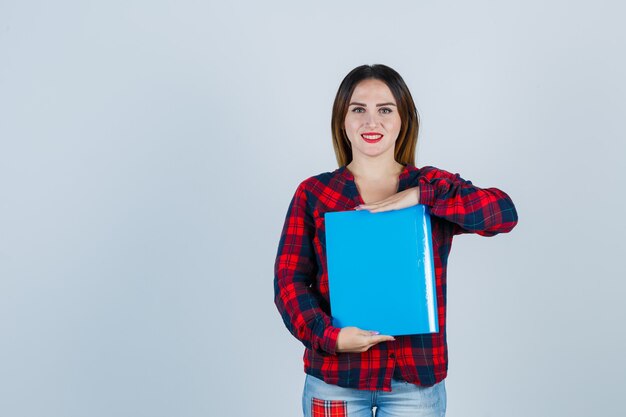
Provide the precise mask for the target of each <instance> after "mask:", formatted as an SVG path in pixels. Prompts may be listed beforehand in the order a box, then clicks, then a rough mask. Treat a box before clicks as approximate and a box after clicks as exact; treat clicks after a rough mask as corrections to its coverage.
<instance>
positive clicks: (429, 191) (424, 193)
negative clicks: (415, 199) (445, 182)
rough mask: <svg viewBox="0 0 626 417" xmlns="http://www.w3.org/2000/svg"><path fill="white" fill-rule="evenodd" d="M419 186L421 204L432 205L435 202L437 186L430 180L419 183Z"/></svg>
mask: <svg viewBox="0 0 626 417" xmlns="http://www.w3.org/2000/svg"><path fill="white" fill-rule="evenodd" d="M419 187H420V201H419V204H423V205H425V206H428V207H432V206H433V204H435V186H434V185H432V184H430V183H428V182H423V183H421V184H420V185H419Z"/></svg>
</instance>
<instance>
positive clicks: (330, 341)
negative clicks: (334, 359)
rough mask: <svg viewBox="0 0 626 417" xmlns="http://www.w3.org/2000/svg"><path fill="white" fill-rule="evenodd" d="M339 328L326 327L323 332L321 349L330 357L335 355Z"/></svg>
mask: <svg viewBox="0 0 626 417" xmlns="http://www.w3.org/2000/svg"><path fill="white" fill-rule="evenodd" d="M340 331H341V328H339V327H333V326H328V327H327V328H326V329H325V330H324V338H323V340H322V346H321V347H322V349H323V350H325V351H326V352H328V353H330V354H331V355H335V354H336V353H337V338H338V337H339V332H340Z"/></svg>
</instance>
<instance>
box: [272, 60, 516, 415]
mask: <svg viewBox="0 0 626 417" xmlns="http://www.w3.org/2000/svg"><path fill="white" fill-rule="evenodd" d="M331 126H332V139H333V147H334V150H335V154H336V156H337V162H338V164H339V168H338V169H336V170H334V171H332V172H324V173H321V174H319V175H316V176H313V177H310V178H308V179H306V180H304V181H302V182H301V183H300V185H299V186H298V188H297V189H296V191H295V194H294V196H293V198H292V200H291V203H290V204H289V208H288V211H287V215H286V218H285V223H284V226H283V229H282V234H281V237H280V242H279V246H278V253H277V256H276V263H275V275H274V293H275V298H274V301H275V303H276V307H277V308H278V311H279V312H280V314H281V316H282V319H283V321H284V323H285V325H286V326H287V329H289V331H290V332H291V333H292V334H293V336H295V337H296V338H297V339H298V340H300V341H301V342H302V343H303V344H304V346H305V352H304V357H303V359H304V372H305V373H306V377H305V382H304V390H303V395H302V407H303V412H304V416H305V417H326V416H328V417H330V416H332V417H338V416H351V417H353V416H354V417H365V416H369V417H371V416H372V413H373V409H374V407H375V408H376V416H377V417H386V416H407V417H408V416H418V415H419V416H444V415H445V410H446V390H445V381H444V379H445V377H446V375H447V370H448V349H447V343H446V264H447V259H448V254H449V252H450V247H451V244H452V238H453V236H454V235H457V234H460V233H477V234H479V235H482V236H494V235H496V234H498V233H506V232H509V231H510V230H511V229H513V227H514V226H515V225H516V224H517V212H516V210H515V206H514V205H513V202H512V201H511V199H510V198H509V196H508V195H507V194H505V193H504V192H502V191H501V190H499V189H497V188H479V187H477V186H475V185H473V184H472V182H471V181H467V180H464V179H463V178H461V177H460V176H459V175H458V174H452V173H450V172H447V171H444V170H441V169H438V168H435V167H432V166H425V167H422V168H417V167H415V148H416V144H417V136H418V130H419V118H418V115H417V111H416V108H415V104H414V102H413V98H412V97H411V93H410V92H409V90H408V88H407V86H406V84H405V83H404V80H403V79H402V77H400V75H399V74H398V73H397V72H396V71H394V70H393V69H391V68H389V67H387V66H385V65H371V66H370V65H363V66H360V67H357V68H355V69H354V70H352V71H351V72H350V73H349V74H348V75H347V76H346V77H345V78H344V80H343V82H342V83H341V85H340V86H339V90H338V92H337V96H336V97H335V102H334V105H333V113H332V121H331ZM415 204H424V205H426V206H428V207H429V210H430V214H431V227H432V240H433V248H434V250H433V252H434V260H435V277H436V280H435V281H436V293H437V306H438V320H439V333H430V334H415V335H403V336H397V337H393V336H392V335H380V334H378V332H376V329H359V328H356V327H344V328H337V327H333V326H332V321H331V316H330V304H329V293H328V275H327V265H326V258H325V228H324V213H325V212H328V211H345V210H354V209H357V210H370V211H371V212H381V211H386V210H398V209H401V208H405V207H409V206H412V205H415ZM373 250H375V248H373Z"/></svg>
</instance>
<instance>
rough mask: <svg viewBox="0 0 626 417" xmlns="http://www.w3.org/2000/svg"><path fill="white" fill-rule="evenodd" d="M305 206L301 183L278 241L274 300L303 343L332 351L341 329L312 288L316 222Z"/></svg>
mask: <svg viewBox="0 0 626 417" xmlns="http://www.w3.org/2000/svg"><path fill="white" fill-rule="evenodd" d="M306 207H307V194H306V192H305V190H304V185H303V184H300V186H298V188H297V190H296V192H295V194H294V196H293V198H292V200H291V203H290V204H289V209H288V211H287V215H286V217H285V224H284V226H283V230H282V234H281V237H280V242H279V245H278V253H277V255H276V262H275V265H274V303H275V304H276V307H277V308H278V311H279V312H280V315H281V317H282V319H283V322H284V323H285V326H287V329H289V331H290V332H291V334H293V335H294V336H295V337H296V338H297V339H298V340H300V341H301V342H302V343H303V344H304V346H306V347H307V348H309V349H315V350H318V351H320V352H322V353H326V354H331V355H334V354H335V353H336V346H337V336H338V334H339V331H340V330H341V329H340V328H338V327H333V326H332V325H331V323H332V322H331V318H330V316H329V315H328V314H327V313H326V312H324V311H323V310H322V309H321V308H320V300H321V296H320V295H319V294H318V293H317V292H316V291H315V289H314V285H313V282H314V280H315V276H316V273H317V262H316V257H315V252H314V249H313V242H312V240H313V235H314V233H315V225H314V222H313V219H312V217H311V215H310V213H309V212H307V210H306Z"/></svg>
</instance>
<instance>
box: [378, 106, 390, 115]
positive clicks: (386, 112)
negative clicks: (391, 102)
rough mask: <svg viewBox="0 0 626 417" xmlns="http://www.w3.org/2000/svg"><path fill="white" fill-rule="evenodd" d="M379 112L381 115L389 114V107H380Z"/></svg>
mask: <svg viewBox="0 0 626 417" xmlns="http://www.w3.org/2000/svg"><path fill="white" fill-rule="evenodd" d="M380 111H381V112H382V113H383V114H389V113H391V109H390V108H389V107H381V109H380Z"/></svg>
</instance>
